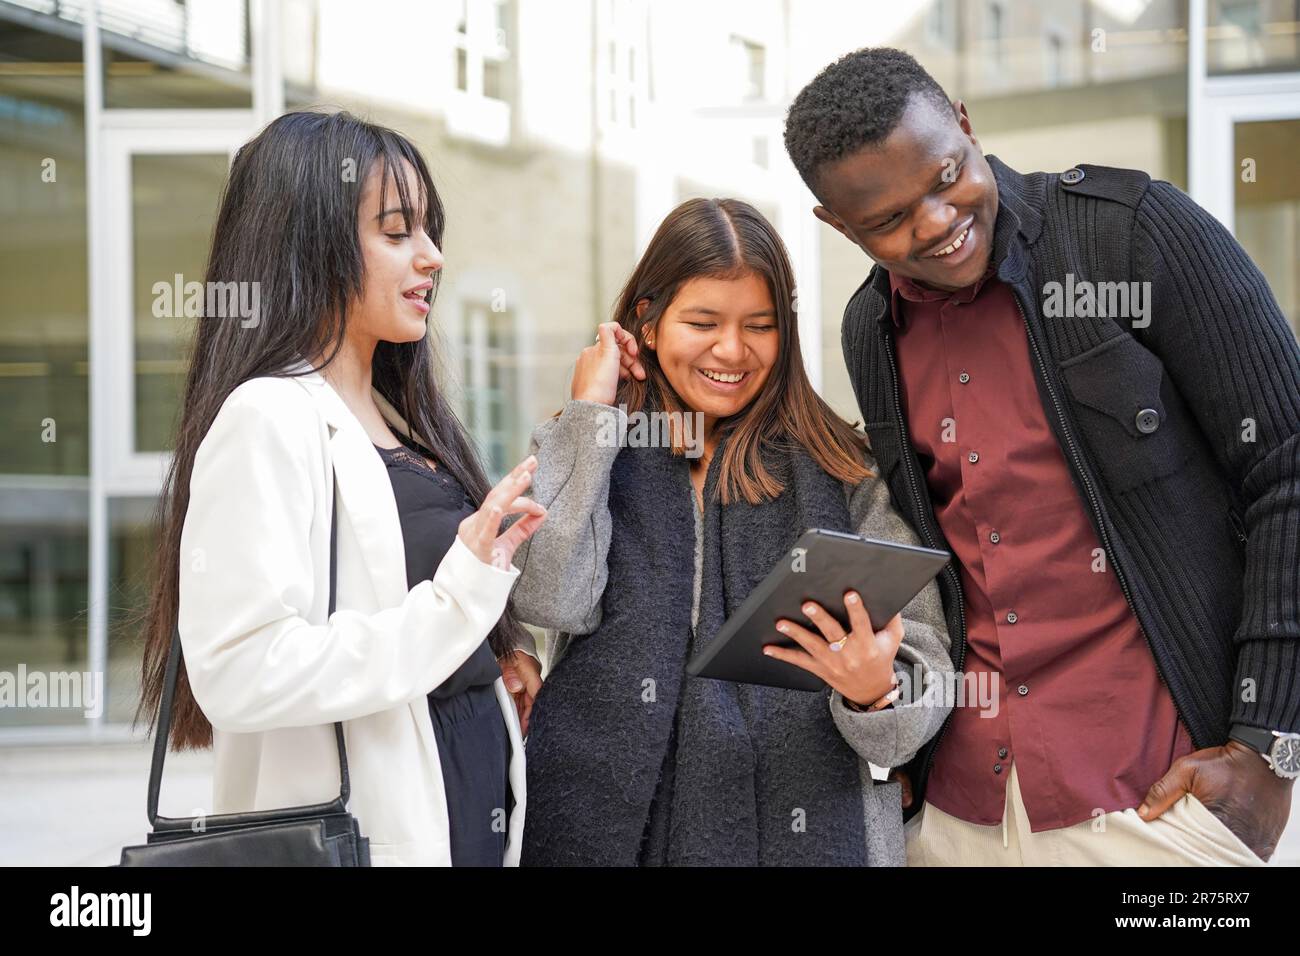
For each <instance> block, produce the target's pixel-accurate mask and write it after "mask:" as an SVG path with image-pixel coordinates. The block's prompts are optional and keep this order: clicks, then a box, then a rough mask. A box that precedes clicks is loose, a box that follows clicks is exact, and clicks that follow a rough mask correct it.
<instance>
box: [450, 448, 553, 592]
mask: <svg viewBox="0 0 1300 956" xmlns="http://www.w3.org/2000/svg"><path fill="white" fill-rule="evenodd" d="M535 471H537V458H536V457H534V456H533V455H529V456H528V457H527V458H525V459H524V460H523V461H522V462H520V463H519V464H518V465H516V466H515V467H514V470H513V471H511V472H510V474H508V475H506V476H505V477H504V478H502V479H501V480H500V481H499V482H498V483H497V486H496V487H495V488H493V489H492V490H491V491H489V492H488V493H487V496H486V497H485V498H484V499H483V504H482V506H481V507H480V508H479V509H478V511H476V512H474V513H473V514H472V515H470V516H469V517H468V518H466V519H465V520H464V521H462V522H461V523H460V527H459V528H458V529H457V531H456V534H457V537H459V538H460V540H461V541H463V542H464V543H465V547H467V548H469V549H470V550H471V551H473V552H474V555H475V556H476V557H477V558H478V559H479V560H480V561H482V562H483V563H484V564H490V565H492V566H493V567H494V568H500V569H501V570H502V571H508V570H510V562H511V561H512V560H513V559H514V556H515V549H516V548H518V547H519V546H520V545H521V544H523V543H524V542H525V541H527V540H528V539H529V538H530V537H531V536H532V534H533V532H534V531H536V530H537V529H538V528H540V527H541V526H542V522H543V521H545V520H546V509H545V508H543V507H542V506H541V505H539V504H538V503H537V502H536V501H533V500H532V499H531V498H525V497H523V492H524V490H525V489H526V488H527V487H528V486H529V485H530V484H532V481H533V473H534V472H535ZM509 515H523V517H522V518H520V519H519V520H518V521H516V522H515V523H514V524H512V525H511V526H510V527H509V528H507V529H506V531H505V532H504V533H502V532H501V522H502V521H504V520H505V519H506V517H507V516H509Z"/></svg>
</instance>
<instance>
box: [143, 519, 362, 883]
mask: <svg viewBox="0 0 1300 956" xmlns="http://www.w3.org/2000/svg"><path fill="white" fill-rule="evenodd" d="M330 509H331V510H330V597H329V613H330V614H333V613H334V599H335V595H334V590H335V584H336V579H337V569H336V567H335V564H336V562H337V554H338V540H337V539H338V515H337V509H338V502H337V500H336V499H335V497H334V495H331V501H330ZM180 662H181V641H180V629H179V627H178V628H176V629H174V630H173V632H172V644H171V649H170V650H169V651H168V653H167V676H166V682H165V684H164V686H163V696H162V705H161V707H160V711H159V718H158V731H157V736H156V737H155V738H154V743H153V764H152V766H151V767H150V769H149V802H148V811H147V812H148V814H149V823H150V824H151V825H152V826H153V831H152V832H150V833H149V834H148V835H147V836H146V837H145V840H146V841H147V842H146V843H144V844H143V845H140V846H128V847H123V849H122V861H121V863H120V864H119V865H120V866H369V865H370V841H369V840H368V839H367V838H365V837H363V836H362V835H361V827H360V825H359V824H358V823H357V821H356V818H355V817H353V816H352V814H350V813H349V812H348V810H347V803H348V797H349V796H350V794H351V791H352V788H351V785H350V783H349V782H348V757H347V750H346V748H345V747H344V745H343V725H342V724H341V723H335V724H334V736H335V739H336V740H337V742H338V750H339V777H340V786H339V795H338V796H337V797H335V798H334V799H333V800H331V801H330V802H329V803H319V804H315V805H313V806H302V807H285V808H284V809H280V810H253V811H248V812H245V813H223V814H220V815H218V816H211V817H162V816H159V815H158V793H159V791H160V789H161V787H162V771H163V761H164V759H165V758H166V756H167V745H168V738H169V737H170V733H171V723H172V702H173V699H174V697H175V694H176V675H177V673H178V671H179V669H180Z"/></svg>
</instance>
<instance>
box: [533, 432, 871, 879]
mask: <svg viewBox="0 0 1300 956" xmlns="http://www.w3.org/2000/svg"><path fill="white" fill-rule="evenodd" d="M724 451H725V442H724V443H723V444H721V445H719V447H718V449H717V452H716V453H715V455H714V458H713V462H712V464H711V466H710V468H709V474H708V478H707V480H706V483H705V490H704V495H705V502H706V507H705V512H704V516H703V521H704V564H703V576H702V579H701V582H700V611H699V621H698V625H697V627H696V629H695V631H694V633H693V632H692V628H691V595H692V590H693V585H694V569H693V561H692V560H691V552H692V550H693V547H692V546H693V543H694V539H695V536H694V527H695V524H694V522H695V516H694V515H693V514H692V513H691V510H690V509H691V507H692V505H691V497H690V495H689V487H690V485H689V482H690V474H689V464H688V462H687V461H686V460H685V459H684V458H679V457H674V456H673V455H672V454H671V453H670V452H669V451H668V450H667V449H660V448H625V449H624V450H623V451H621V452H620V453H619V455H618V458H617V459H616V460H615V463H614V467H613V472H612V474H611V479H610V496H609V508H610V514H611V517H612V519H613V525H614V530H613V536H612V541H611V543H610V550H609V557H608V567H609V578H608V583H607V585H606V587H605V593H604V597H603V604H602V620H601V624H600V627H599V628H598V629H597V631H596V632H595V633H594V634H591V635H587V636H582V637H575V638H573V640H572V641H571V643H570V645H569V648H568V650H567V651H566V653H565V655H564V657H563V658H562V659H561V660H560V661H559V663H558V664H557V665H556V667H555V668H554V670H553V671H552V672H551V674H550V675H549V676H548V678H547V681H546V683H545V684H544V685H543V687H542V690H541V693H540V694H539V695H538V697H537V700H536V702H535V704H534V707H533V712H532V718H531V730H530V732H529V739H528V755H527V756H528V760H527V766H528V791H527V793H528V809H527V813H526V815H525V830H524V846H523V856H522V862H523V864H524V865H530V866H531V865H539V866H548V865H586V866H593V865H594V866H600V865H623V866H631V865H715V866H783V865H812V866H862V865H865V864H866V849H865V846H866V841H865V833H864V830H863V826H864V825H863V810H862V793H861V789H860V787H861V784H860V778H859V774H858V758H857V755H856V754H855V753H854V751H853V750H852V749H851V748H850V747H849V746H848V744H847V743H845V741H844V740H843V738H842V737H841V736H840V734H839V732H838V731H837V730H836V728H835V725H834V723H833V721H832V720H831V715H830V710H829V707H828V705H827V698H826V694H825V693H824V692H807V691H797V690H783V689H780V688H775V687H761V686H757V685H750V684H736V683H732V682H729V681H718V680H711V679H708V678H695V677H688V676H687V675H686V674H685V671H684V668H685V664H686V661H687V660H688V659H689V658H690V657H691V656H692V655H693V654H694V653H695V652H696V651H697V650H699V649H700V648H702V647H704V646H706V645H707V644H708V642H709V641H710V640H712V639H713V637H714V635H715V634H716V633H717V632H718V629H719V628H720V627H721V626H722V623H723V621H724V620H725V619H726V618H727V617H728V616H729V615H730V614H732V613H734V612H735V610H736V609H737V608H738V607H739V606H740V604H741V602H742V601H744V599H745V597H746V596H747V595H748V594H749V592H750V591H751V590H752V589H753V588H754V586H755V585H756V584H757V583H758V582H759V581H761V580H762V579H763V577H764V576H765V575H766V574H767V573H768V571H769V570H771V568H772V567H773V566H774V565H775V564H776V562H778V561H781V560H787V559H788V557H789V549H790V548H791V546H792V545H793V544H794V542H795V540H796V539H797V538H798V537H799V535H800V534H801V533H802V532H803V531H805V530H806V529H808V528H814V527H819V528H828V529H831V530H841V531H846V530H849V527H848V525H849V515H848V507H847V505H846V503H845V498H844V489H843V486H842V485H841V484H840V483H839V481H837V480H836V479H835V478H834V477H832V476H830V475H827V474H826V473H825V472H824V471H822V469H821V468H819V467H818V466H817V464H816V463H815V462H813V461H812V459H810V458H809V457H808V456H807V454H806V453H804V452H803V451H802V449H791V450H785V449H782V450H779V451H777V450H767V451H765V453H764V461H765V462H766V463H767V464H768V466H769V467H770V468H771V469H772V470H773V472H774V473H775V474H777V475H778V476H779V477H780V478H781V479H782V480H783V481H784V483H785V490H784V491H783V492H782V493H781V494H780V495H778V496H777V497H776V498H775V499H772V500H770V501H767V502H764V503H763V504H760V505H750V504H748V503H747V502H744V501H743V500H742V501H739V502H735V503H733V504H730V505H726V506H723V505H721V504H720V503H719V502H718V500H717V496H716V488H717V481H718V470H719V463H720V462H721V460H722V457H723V454H724ZM772 636H773V638H774V639H775V638H776V637H777V636H778V635H777V633H776V631H775V628H774V629H773V632H772Z"/></svg>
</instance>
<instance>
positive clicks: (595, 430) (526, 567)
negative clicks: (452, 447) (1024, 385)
mask: <svg viewBox="0 0 1300 956" xmlns="http://www.w3.org/2000/svg"><path fill="white" fill-rule="evenodd" d="M610 415H616V416H618V429H619V431H618V434H620V435H622V434H626V427H627V422H626V417H625V416H624V415H623V413H622V412H621V411H619V410H617V409H614V408H612V407H610V406H608V405H603V404H601V403H599V402H588V401H578V400H570V401H569V402H568V403H567V404H566V405H565V407H564V409H563V411H562V412H561V413H560V415H559V416H558V417H556V418H551V419H548V420H546V421H544V422H542V423H541V424H540V425H538V426H537V427H536V428H535V429H534V430H533V435H532V453H533V454H535V455H536V456H537V463H538V464H537V473H536V476H535V478H534V481H533V488H532V497H533V498H534V499H535V500H536V501H538V502H540V503H541V504H542V505H543V506H545V507H546V509H547V518H546V521H545V522H544V523H543V525H542V527H541V528H540V529H538V531H537V532H536V533H535V534H534V535H533V537H532V538H531V539H530V540H529V541H528V542H527V543H525V544H524V545H523V547H521V548H520V549H519V550H518V551H517V552H516V554H515V559H514V560H515V565H516V566H517V567H518V568H520V570H521V572H522V573H521V574H520V577H519V580H518V582H517V584H516V587H515V590H514V594H513V602H514V607H515V611H516V613H517V614H518V615H519V617H520V618H521V619H522V620H523V621H525V622H526V623H528V624H531V625H534V626H536V627H539V628H543V629H545V631H546V638H545V645H544V651H545V652H544V654H540V655H539V654H538V652H537V650H536V649H535V648H532V647H525V648H524V650H526V651H529V652H530V653H532V654H533V656H534V657H537V658H538V659H539V660H541V661H542V662H543V665H544V671H543V673H544V674H545V673H546V672H547V671H549V670H550V668H552V667H554V666H555V664H556V662H557V661H558V660H560V658H561V657H562V656H563V654H564V651H565V648H566V647H567V646H568V643H569V641H570V639H571V637H572V636H573V635H581V634H590V633H592V632H593V631H595V630H596V628H597V626H598V625H599V623H600V618H601V601H602V598H603V596H604V591H605V582H606V575H607V567H606V556H607V554H608V552H609V542H610V536H611V534H612V532H613V522H612V520H611V517H610V513H609V508H608V500H609V475H610V468H611V467H612V466H613V463H614V459H615V457H616V456H617V455H618V451H619V448H618V445H617V444H615V443H613V442H610V441H608V440H607V436H608V434H609V427H608V426H609V422H610V419H609V416H610ZM602 436H605V437H602ZM866 464H867V467H868V468H870V469H872V471H873V472H874V471H875V462H874V461H873V460H872V459H871V457H870V455H868V456H867V457H866ZM844 493H845V496H846V499H847V501H848V506H849V515H850V519H851V521H852V524H853V528H854V529H855V531H856V532H857V533H858V534H860V535H862V536H864V537H868V538H877V539H881V540H886V541H898V542H902V543H906V544H918V543H919V541H918V539H917V537H916V535H915V533H914V532H913V531H912V529H911V528H910V527H908V525H907V524H906V523H904V521H903V520H902V518H900V517H899V516H898V513H897V512H896V511H895V510H894V509H893V507H892V506H891V505H890V501H889V489H888V488H887V486H886V485H885V483H884V481H883V480H881V479H880V478H879V477H877V476H875V475H874V474H873V476H872V477H870V478H868V479H866V480H865V481H863V482H861V483H860V484H858V485H856V486H853V485H846V486H845V489H844ZM693 510H694V512H695V516H696V523H695V524H696V527H695V548H694V551H695V585H694V594H693V596H692V602H693V603H692V606H693V612H692V623H694V621H695V620H696V616H697V614H698V610H699V597H700V574H701V566H702V554H703V551H702V546H703V534H702V527H701V522H700V515H699V510H698V508H695V509H693ZM902 617H903V630H904V637H903V642H902V644H901V645H900V646H899V649H898V656H897V659H896V660H895V662H894V668H895V670H896V671H899V672H900V673H901V674H905V675H906V677H907V679H908V681H909V682H911V684H912V686H915V687H917V691H918V692H917V693H916V694H914V695H913V696H914V698H915V699H914V700H912V701H911V702H910V703H906V704H904V703H903V701H901V700H900V701H897V702H895V704H894V705H893V706H890V707H887V708H885V709H883V710H879V711H875V712H870V713H859V712H857V711H853V710H850V709H848V707H847V706H845V703H844V698H843V697H842V696H841V695H840V694H839V692H838V691H833V690H829V689H828V690H827V691H825V692H824V693H825V694H826V695H827V706H829V707H830V712H831V717H832V719H833V720H834V722H835V726H836V727H837V728H838V729H839V731H840V733H841V734H842V735H843V736H844V739H845V741H846V742H847V743H848V744H849V746H850V747H852V748H853V750H854V751H855V752H856V753H857V754H858V757H859V770H860V779H861V783H862V809H863V814H864V822H865V830H866V834H867V861H868V865H870V866H903V865H905V863H906V850H905V845H904V839H903V817H902V807H901V788H900V785H899V784H898V783H897V782H890V781H883V780H881V781H877V780H876V776H881V777H883V776H884V773H885V771H886V770H887V768H890V767H897V766H902V765H903V764H905V763H907V761H909V760H910V759H912V757H913V756H915V754H916V752H917V751H918V750H919V749H920V748H921V745H922V744H924V743H925V742H926V741H927V740H929V739H930V738H931V737H932V736H934V734H935V733H937V732H938V730H939V727H940V726H941V725H942V724H943V721H944V718H945V717H946V716H947V714H948V710H949V706H948V704H947V703H946V697H945V695H944V694H942V693H931V694H925V695H923V694H921V693H920V690H921V689H922V688H923V687H926V686H930V684H929V681H931V680H933V679H934V678H935V677H942V678H943V680H942V681H941V682H940V683H938V684H937V685H934V686H936V687H939V688H942V687H946V686H950V684H949V681H950V680H951V677H952V671H953V665H952V661H951V659H950V658H949V656H948V647H949V638H948V630H947V625H946V624H945V621H944V615H943V607H942V604H941V603H940V599H939V590H938V587H937V586H936V584H935V583H934V582H933V581H931V582H930V583H929V584H927V585H926V586H925V588H924V589H922V590H921V592H920V593H919V594H918V595H917V596H916V597H915V598H913V599H912V601H911V603H909V604H908V605H907V607H906V608H905V609H904V610H903V613H902ZM930 675H934V676H933V677H931V676H930ZM918 676H919V677H920V678H921V680H923V681H925V682H926V683H924V684H920V683H918ZM904 686H906V685H904ZM873 767H874V768H875V771H876V773H875V774H874V775H873V772H872V771H873Z"/></svg>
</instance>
